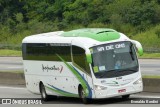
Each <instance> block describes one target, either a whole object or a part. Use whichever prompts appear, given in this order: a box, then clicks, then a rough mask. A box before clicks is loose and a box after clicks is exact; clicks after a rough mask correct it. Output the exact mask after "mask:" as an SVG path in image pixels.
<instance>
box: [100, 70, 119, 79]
mask: <svg viewBox="0 0 160 107" xmlns="http://www.w3.org/2000/svg"><path fill="white" fill-rule="evenodd" d="M113 71H116V69H113V70H109V71H104V72H102V74H101V75H100V76H98V77H99V78H102V77H104V76H105V75H106V74H108V73H110V72H113Z"/></svg>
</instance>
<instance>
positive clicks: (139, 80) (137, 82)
mask: <svg viewBox="0 0 160 107" xmlns="http://www.w3.org/2000/svg"><path fill="white" fill-rule="evenodd" d="M141 83H142V78H139V79H138V80H137V81H135V82H134V83H133V84H134V85H137V84H141Z"/></svg>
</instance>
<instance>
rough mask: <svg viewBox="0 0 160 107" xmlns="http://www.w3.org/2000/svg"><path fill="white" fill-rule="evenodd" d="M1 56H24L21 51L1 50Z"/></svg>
mask: <svg viewBox="0 0 160 107" xmlns="http://www.w3.org/2000/svg"><path fill="white" fill-rule="evenodd" d="M0 56H22V52H21V51H17V50H8V49H0Z"/></svg>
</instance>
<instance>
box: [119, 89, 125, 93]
mask: <svg viewBox="0 0 160 107" xmlns="http://www.w3.org/2000/svg"><path fill="white" fill-rule="evenodd" d="M124 92H126V89H121V90H118V93H124Z"/></svg>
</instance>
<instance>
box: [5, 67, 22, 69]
mask: <svg viewBox="0 0 160 107" xmlns="http://www.w3.org/2000/svg"><path fill="white" fill-rule="evenodd" d="M7 68H12V69H14V68H23V67H7Z"/></svg>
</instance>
